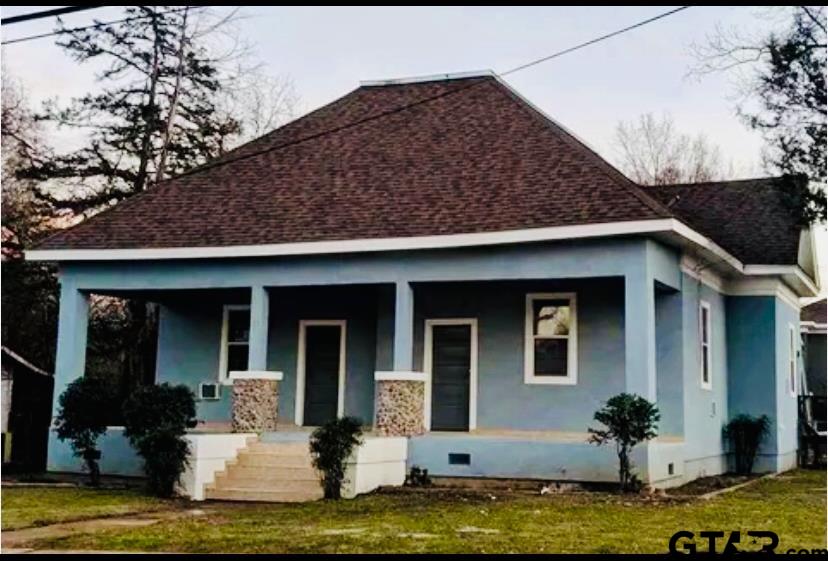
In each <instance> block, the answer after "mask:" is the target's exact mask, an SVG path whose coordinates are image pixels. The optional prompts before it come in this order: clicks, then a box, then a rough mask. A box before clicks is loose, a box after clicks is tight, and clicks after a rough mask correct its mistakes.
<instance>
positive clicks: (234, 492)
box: [206, 487, 324, 503]
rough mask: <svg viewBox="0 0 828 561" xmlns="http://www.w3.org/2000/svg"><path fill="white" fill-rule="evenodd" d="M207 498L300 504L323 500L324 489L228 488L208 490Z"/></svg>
mask: <svg viewBox="0 0 828 561" xmlns="http://www.w3.org/2000/svg"><path fill="white" fill-rule="evenodd" d="M206 495H207V498H208V499H211V500H221V501H260V502H271V503H298V502H306V501H315V500H318V499H321V498H322V497H323V496H324V494H323V492H322V488H321V487H320V488H319V489H318V490H316V491H313V492H310V491H302V490H299V491H270V490H268V489H248V488H236V487H226V488H221V489H207V493H206Z"/></svg>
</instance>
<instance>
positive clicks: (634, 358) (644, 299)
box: [624, 269, 656, 403]
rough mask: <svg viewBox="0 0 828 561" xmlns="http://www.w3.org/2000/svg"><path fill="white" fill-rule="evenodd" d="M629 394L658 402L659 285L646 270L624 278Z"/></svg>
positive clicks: (626, 377)
mask: <svg viewBox="0 0 828 561" xmlns="http://www.w3.org/2000/svg"><path fill="white" fill-rule="evenodd" d="M624 340H625V343H626V345H625V346H626V357H625V365H624V366H625V368H624V372H625V380H626V391H627V393H634V394H638V395H640V396H641V397H644V398H646V399H647V400H649V401H651V402H653V403H655V401H656V332H655V285H654V283H653V279H652V278H651V277H650V275H649V274H647V272H646V269H645V270H644V271H642V273H641V274H633V275H627V276H626V277H624Z"/></svg>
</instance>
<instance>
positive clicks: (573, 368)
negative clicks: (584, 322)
mask: <svg viewBox="0 0 828 561" xmlns="http://www.w3.org/2000/svg"><path fill="white" fill-rule="evenodd" d="M535 300H569V309H570V325H569V336H568V343H569V344H568V345H567V361H566V362H567V364H566V370H567V372H566V376H536V375H535V335H534V333H535V311H534V303H535ZM523 340H524V341H523V351H524V352H523V383H524V384H545V385H556V386H574V385H576V384H577V383H578V297H577V294H576V293H574V292H531V293H529V294H527V295H526V322H525V324H524V330H523Z"/></svg>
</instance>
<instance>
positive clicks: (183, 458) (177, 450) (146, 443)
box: [124, 384, 195, 497]
mask: <svg viewBox="0 0 828 561" xmlns="http://www.w3.org/2000/svg"><path fill="white" fill-rule="evenodd" d="M194 426H195V396H194V395H193V392H192V391H191V390H190V388H188V387H186V386H172V385H170V384H160V385H157V386H144V387H142V388H139V389H138V390H137V391H135V392H134V393H133V394H132V395H131V396H130V398H129V399H128V400H127V402H126V403H125V404H124V428H125V430H124V435H125V436H126V437H127V438H128V439H129V442H130V443H131V444H132V447H133V448H135V450H136V451H137V452H138V454H140V455H141V457H142V458H143V459H144V472H145V473H146V475H147V487H148V489H149V491H150V492H151V493H153V494H154V495H157V496H159V497H171V496H172V495H173V494H174V493H175V488H176V486H177V485H178V483H179V481H180V480H181V474H182V473H184V470H185V469H187V465H188V460H187V457H188V455H189V453H190V447H189V443H188V442H187V440H186V439H185V438H184V435H185V434H186V432H187V429H188V428H192V427H194Z"/></svg>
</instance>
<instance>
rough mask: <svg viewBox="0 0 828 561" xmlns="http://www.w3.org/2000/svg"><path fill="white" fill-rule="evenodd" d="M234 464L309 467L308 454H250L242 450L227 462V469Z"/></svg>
mask: <svg viewBox="0 0 828 561" xmlns="http://www.w3.org/2000/svg"><path fill="white" fill-rule="evenodd" d="M235 466H246V467H271V468H300V467H307V468H310V467H311V459H310V456H280V455H278V454H251V453H248V452H242V453H241V454H239V456H238V457H237V458H236V459H235V460H234V461H232V462H227V467H228V469H229V468H230V467H235Z"/></svg>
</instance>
